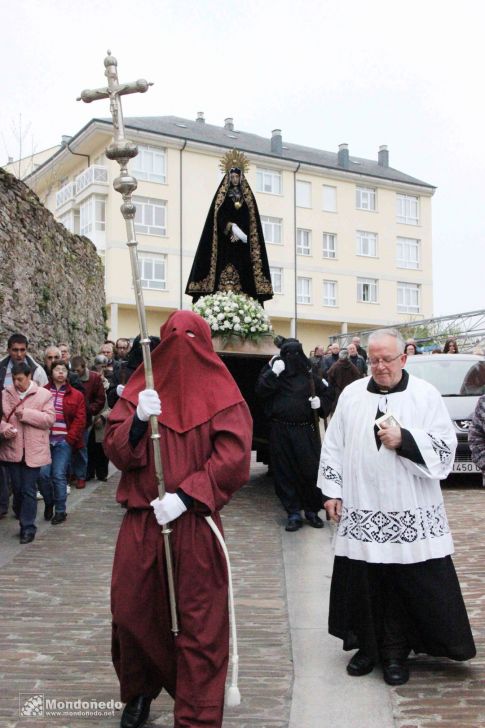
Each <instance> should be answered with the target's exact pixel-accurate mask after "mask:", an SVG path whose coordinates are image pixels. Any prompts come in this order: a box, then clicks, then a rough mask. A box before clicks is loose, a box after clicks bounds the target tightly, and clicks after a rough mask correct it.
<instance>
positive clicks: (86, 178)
mask: <svg viewBox="0 0 485 728" xmlns="http://www.w3.org/2000/svg"><path fill="white" fill-rule="evenodd" d="M94 184H95V185H102V186H104V185H107V184H108V168H107V167H103V166H102V165H100V164H93V165H92V166H91V167H88V168H87V169H85V170H84V172H81V174H78V176H77V177H76V180H75V182H74V185H75V193H76V195H79V194H80V193H81V192H82V191H83V190H85V189H86V188H87V187H89V185H94Z"/></svg>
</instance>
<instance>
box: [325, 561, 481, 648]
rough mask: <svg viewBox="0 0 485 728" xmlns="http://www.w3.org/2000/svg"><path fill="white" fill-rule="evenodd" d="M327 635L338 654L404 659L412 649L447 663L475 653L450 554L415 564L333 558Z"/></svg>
mask: <svg viewBox="0 0 485 728" xmlns="http://www.w3.org/2000/svg"><path fill="white" fill-rule="evenodd" d="M329 632H330V634H332V635H334V636H335V637H339V638H340V639H342V640H343V648H344V650H352V649H357V648H359V649H362V650H363V651H364V652H365V653H366V654H367V655H368V656H369V657H371V658H372V659H374V660H375V661H378V660H379V659H389V658H405V657H407V655H408V654H409V653H410V652H411V650H412V651H414V652H416V653H419V652H423V653H426V654H428V655H433V656H435V657H449V658H451V659H452V660H468V659H470V658H471V657H474V656H475V654H476V650H475V643H474V640H473V635H472V632H471V629H470V623H469V621H468V615H467V612H466V607H465V604H464V601H463V597H462V594H461V589H460V584H459V582H458V577H457V575H456V571H455V567H454V564H453V561H452V559H451V556H445V557H443V558H439V559H430V560H428V561H422V562H420V563H417V564H373V563H372V564H371V563H367V562H365V561H356V560H353V559H348V558H346V557H343V556H336V557H335V561H334V569H333V575H332V585H331V590H330V611H329Z"/></svg>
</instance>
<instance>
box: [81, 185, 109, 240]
mask: <svg viewBox="0 0 485 728" xmlns="http://www.w3.org/2000/svg"><path fill="white" fill-rule="evenodd" d="M105 227H106V200H105V199H104V197H100V196H98V195H91V196H90V197H87V198H86V199H85V200H84V201H83V202H81V204H80V205H79V232H80V234H81V235H86V236H87V237H89V236H90V235H92V234H93V233H95V232H100V231H104V230H105Z"/></svg>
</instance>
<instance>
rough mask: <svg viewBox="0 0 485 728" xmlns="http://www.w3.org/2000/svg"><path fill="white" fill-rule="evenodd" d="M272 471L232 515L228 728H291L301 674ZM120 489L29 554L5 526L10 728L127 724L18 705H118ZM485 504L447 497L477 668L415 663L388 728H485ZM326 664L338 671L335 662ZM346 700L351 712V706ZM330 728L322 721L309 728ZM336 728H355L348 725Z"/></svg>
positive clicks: (4, 713)
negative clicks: (115, 614) (235, 657)
mask: <svg viewBox="0 0 485 728" xmlns="http://www.w3.org/2000/svg"><path fill="white" fill-rule="evenodd" d="M264 472H265V468H260V467H257V466H255V467H253V469H252V477H251V481H250V483H249V484H248V485H247V486H246V487H245V488H243V489H242V491H240V492H239V493H238V494H237V496H236V497H235V498H234V500H233V501H232V502H231V504H230V505H229V506H227V507H226V509H225V511H224V527H225V531H226V538H227V543H228V547H229V550H230V553H231V556H232V566H233V572H234V583H235V593H236V610H237V616H238V635H239V641H240V644H239V652H240V689H241V693H242V696H243V703H242V705H241V706H240V707H239V708H235V709H227V710H226V716H225V720H224V728H287V726H288V721H289V713H290V704H291V692H292V684H293V669H292V658H291V644H290V638H289V627H288V611H287V601H286V590H285V574H284V567H283V558H282V548H281V543H282V541H281V536H282V524H283V518H282V512H281V510H280V508H279V507H278V506H277V504H276V502H275V499H274V496H273V493H272V487H271V484H270V481H269V480H268V479H267V478H266V477H265V476H264ZM116 481H117V477H116V476H114V477H112V478H110V481H109V482H108V483H102V484H97V486H96V487H92V486H91V487H90V488H89V489H87V490H88V492H86V493H83V497H82V498H80V499H78V502H77V503H76V504H75V505H72V507H71V506H70V507H71V511H70V515H69V518H68V520H67V521H66V523H65V524H62V525H60V526H58V527H51V526H50V525H49V524H46V527H42V528H41V529H39V532H38V536H37V538H36V540H35V541H34V543H32V544H29V545H27V546H22V547H18V548H15V549H12V548H11V543H13V536H14V535H15V534H16V532H17V524H16V522H15V521H14V520H13V519H11V518H10V517H9V518H8V519H4V520H3V521H2V522H0V547H2V545H3V544H6V543H7V542H8V541H10V548H11V551H10V552H9V558H8V560H7V561H6V560H5V559H4V560H3V565H2V567H1V569H0V595H1V596H0V598H1V602H0V605H1V606H0V681H1V692H0V728H32V727H33V726H35V728H37V727H39V728H44V727H45V728H50V727H51V726H52V727H53V728H54V727H56V728H57V727H58V726H59V727H61V728H90V727H91V726H103V727H106V728H111V727H112V726H113V727H114V726H117V725H118V724H119V718H120V712H119V711H115V714H114V715H113V716H111V717H110V716H103V717H102V718H96V717H93V716H91V717H59V718H55V717H50V718H49V719H47V720H43V719H41V718H35V719H33V718H19V705H23V704H24V702H25V700H27V698H28V697H29V696H33V695H38V694H43V695H44V696H45V697H46V698H55V699H56V700H76V699H83V700H98V701H109V700H114V701H116V700H117V699H118V684H117V680H116V676H115V674H114V671H113V668H112V665H111V660H110V612H109V582H110V574H111V564H112V556H113V549H114V543H115V539H116V534H117V531H118V527H119V524H120V521H121V518H122V511H121V509H119V507H118V506H117V505H116V503H115V501H114V490H115V485H116ZM484 498H485V490H483V489H481V488H470V489H468V488H467V489H460V488H450V489H447V490H446V492H445V500H446V504H447V509H448V515H449V519H450V522H451V526H452V530H453V533H454V537H455V545H456V550H457V554H456V557H455V563H456V566H457V570H458V572H459V577H460V580H461V584H462V587H463V592H464V596H465V601H466V602H467V606H468V609H469V614H470V618H471V621H472V627H473V630H474V634H475V638H476V642H477V648H478V655H477V658H476V659H475V660H473V661H472V662H470V663H468V664H457V663H452V662H448V661H438V660H432V659H429V658H425V657H417V658H415V659H413V660H412V677H411V681H410V682H409V683H408V685H406V686H402V687H399V688H389V696H390V699H391V702H392V708H393V716H394V719H393V723H392V725H389V726H383V725H382V724H380V725H379V728H411V727H413V728H428V727H430V728H431V726H443V727H444V728H447V727H451V726H454V727H455V728H457V727H460V728H461V726H474V727H478V726H485V695H484V691H483V685H484V678H485V650H484V641H485V626H484V618H485V589H484V586H485V553H484V552H485V546H484V542H483V537H482V531H483V528H482V520H483V518H482V510H483V503H484ZM41 511H42V509H41ZM40 515H41V513H40ZM295 536H296V537H298V534H295ZM314 556H315V555H314V554H313V557H314ZM304 568H305V565H304V563H302V564H301V569H302V570H303V569H304ZM303 658H304V656H303ZM325 659H326V658H325V655H324V654H323V655H322V660H323V661H324V660H325ZM327 659H328V660H329V661H330V662H331V660H332V658H331V656H330V655H327ZM328 669H329V670H331V671H333V670H334V666H333V665H332V664H329V665H328ZM335 672H337V671H335ZM364 679H365V678H364ZM19 694H21V695H20V698H19ZM339 700H340V701H342V705H343V710H345V707H344V704H345V695H339ZM19 701H20V702H19ZM147 725H148V726H152V727H154V726H158V727H159V728H160V727H161V728H170V727H171V726H172V720H171V700H170V699H169V698H168V697H167V696H164V695H163V694H162V696H161V697H160V698H159V699H158V700H157V701H156V702H155V703H153V705H152V711H151V719H150V722H149V723H148V724H147ZM325 725H326V723H325V715H324V714H323V715H320V716H318V717H316V718H315V722H314V724H310V725H307V724H305V728H323V726H325ZM335 728H346V727H345V720H344V719H342V722H341V723H340V722H339V723H336V724H335ZM376 728H378V726H377V723H376Z"/></svg>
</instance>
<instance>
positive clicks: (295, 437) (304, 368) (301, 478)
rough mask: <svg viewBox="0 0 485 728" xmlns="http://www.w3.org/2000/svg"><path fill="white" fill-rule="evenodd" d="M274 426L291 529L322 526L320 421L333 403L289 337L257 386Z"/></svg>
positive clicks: (276, 468)
mask: <svg viewBox="0 0 485 728" xmlns="http://www.w3.org/2000/svg"><path fill="white" fill-rule="evenodd" d="M256 392H257V394H258V395H259V396H260V397H261V398H262V399H264V401H265V406H266V414H267V416H268V418H269V420H270V422H271V433H270V451H271V465H272V468H273V474H274V481H275V490H276V495H277V496H278V498H279V499H280V500H281V503H282V505H283V508H284V509H285V510H286V512H287V514H288V522H287V525H286V530H287V531H296V530H298V529H299V528H301V526H302V525H303V519H302V516H301V511H302V510H303V511H304V512H305V517H306V519H307V521H308V523H309V524H310V525H311V526H313V527H314V528H322V526H323V521H322V519H321V518H320V517H319V516H318V515H317V514H318V511H319V510H320V509H321V508H322V497H321V494H320V493H319V491H318V488H317V487H316V482H317V475H318V462H319V459H320V433H319V430H318V428H317V422H316V421H315V420H316V419H317V421H318V418H315V416H314V415H315V412H317V413H318V416H320V417H326V416H327V415H328V414H329V412H330V407H331V404H332V400H333V395H332V392H331V391H330V388H329V387H327V386H325V384H324V383H323V382H322V380H321V379H320V378H319V377H317V376H316V375H315V374H313V373H312V371H311V363H310V361H309V359H308V358H307V357H306V356H305V354H304V353H303V349H302V346H301V344H300V342H299V341H298V340H297V339H285V340H284V342H283V344H282V346H281V353H280V356H279V357H273V359H272V360H271V361H270V363H269V364H267V365H266V366H265V367H264V368H263V370H262V371H261V374H260V375H259V379H258V382H257V385H256Z"/></svg>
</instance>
